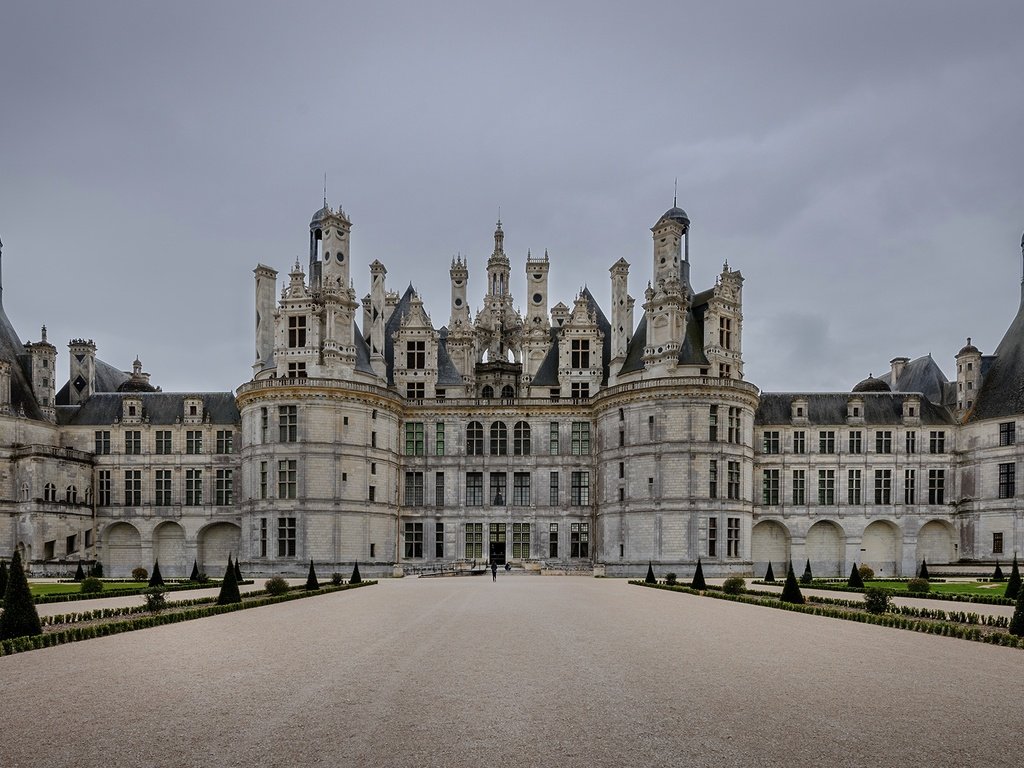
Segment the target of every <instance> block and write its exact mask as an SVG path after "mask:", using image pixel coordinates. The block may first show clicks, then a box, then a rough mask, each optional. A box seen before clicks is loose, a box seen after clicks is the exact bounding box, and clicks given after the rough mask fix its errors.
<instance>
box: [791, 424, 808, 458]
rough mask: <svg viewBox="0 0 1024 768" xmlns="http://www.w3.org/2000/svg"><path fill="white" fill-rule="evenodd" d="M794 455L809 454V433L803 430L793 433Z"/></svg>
mask: <svg viewBox="0 0 1024 768" xmlns="http://www.w3.org/2000/svg"><path fill="white" fill-rule="evenodd" d="M793 453H807V433H806V432H804V431H803V430H802V429H801V430H798V431H797V432H794V433H793Z"/></svg>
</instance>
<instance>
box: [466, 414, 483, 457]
mask: <svg viewBox="0 0 1024 768" xmlns="http://www.w3.org/2000/svg"><path fill="white" fill-rule="evenodd" d="M466 455H467V456H483V455H484V425H483V424H481V423H480V422H479V421H471V422H469V425H468V426H467V427H466Z"/></svg>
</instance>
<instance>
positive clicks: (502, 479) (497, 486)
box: [490, 472, 508, 507]
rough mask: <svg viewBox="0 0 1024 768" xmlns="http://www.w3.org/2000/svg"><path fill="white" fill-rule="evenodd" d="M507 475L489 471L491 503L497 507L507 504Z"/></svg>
mask: <svg viewBox="0 0 1024 768" xmlns="http://www.w3.org/2000/svg"><path fill="white" fill-rule="evenodd" d="M507 483H508V475H506V474H505V473H504V472H491V477H490V488H491V495H490V499H491V504H493V505H494V506H497V507H503V506H505V505H506V504H508V488H507Z"/></svg>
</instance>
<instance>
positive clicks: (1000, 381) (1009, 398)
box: [969, 299, 1024, 421]
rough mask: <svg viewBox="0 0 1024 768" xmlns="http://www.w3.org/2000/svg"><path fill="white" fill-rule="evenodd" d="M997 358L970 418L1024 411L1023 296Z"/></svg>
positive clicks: (973, 419) (987, 417) (998, 349)
mask: <svg viewBox="0 0 1024 768" xmlns="http://www.w3.org/2000/svg"><path fill="white" fill-rule="evenodd" d="M994 357H995V359H994V360H993V361H992V364H991V367H990V368H989V369H988V371H987V372H986V373H985V377H984V379H983V380H982V384H981V391H980V392H978V399H977V400H976V401H975V404H974V410H973V411H971V415H970V418H969V421H981V420H982V419H994V418H998V417H1001V416H1013V415H1015V414H1018V413H1024V299H1022V301H1021V305H1020V307H1019V308H1018V309H1017V315H1016V317H1014V318H1013V321H1012V322H1011V323H1010V327H1009V328H1007V329H1006V334H1005V335H1004V336H1003V339H1002V341H1000V342H999V346H997V347H996V351H995V355H994ZM983 368H984V366H983Z"/></svg>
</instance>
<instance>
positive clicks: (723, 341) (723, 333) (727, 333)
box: [718, 317, 732, 349]
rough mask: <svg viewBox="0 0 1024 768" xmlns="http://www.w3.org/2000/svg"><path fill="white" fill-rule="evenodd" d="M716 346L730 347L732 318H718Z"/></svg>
mask: <svg viewBox="0 0 1024 768" xmlns="http://www.w3.org/2000/svg"><path fill="white" fill-rule="evenodd" d="M718 346H720V347H721V348H722V349H732V319H731V318H728V317H722V318H719V320H718Z"/></svg>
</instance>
